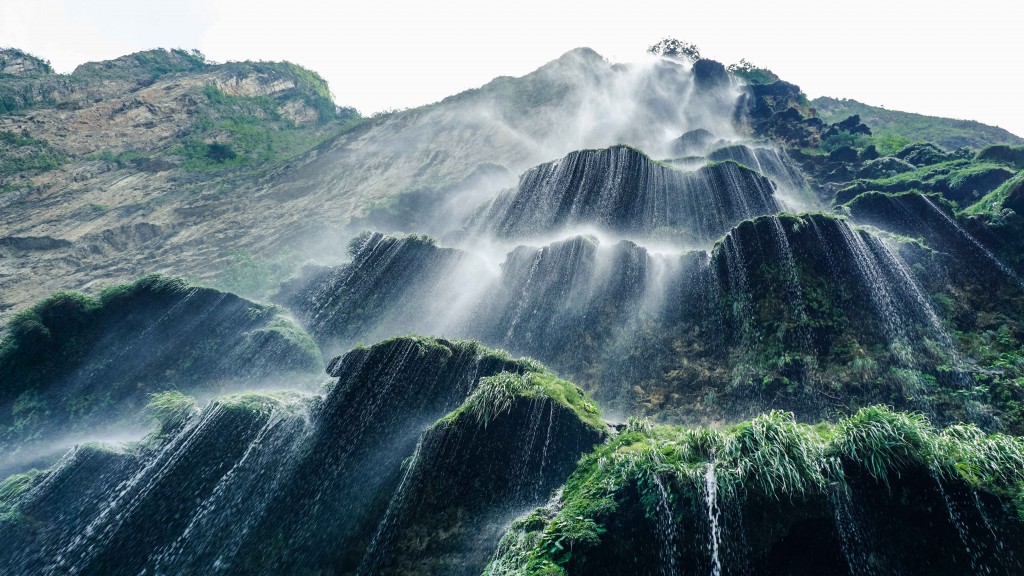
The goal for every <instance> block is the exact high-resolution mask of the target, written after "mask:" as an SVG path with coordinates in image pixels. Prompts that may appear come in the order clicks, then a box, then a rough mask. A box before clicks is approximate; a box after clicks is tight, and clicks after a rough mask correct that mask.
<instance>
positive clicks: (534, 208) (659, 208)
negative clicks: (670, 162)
mask: <svg viewBox="0 0 1024 576" xmlns="http://www.w3.org/2000/svg"><path fill="white" fill-rule="evenodd" d="M777 210H778V203H777V201H776V199H775V197H774V185H773V184H772V182H771V181H770V180H768V179H767V178H765V177H764V176H761V175H760V174H758V173H756V172H754V171H753V170H750V169H749V168H746V167H743V166H740V165H738V164H736V163H734V162H722V163H719V164H714V165H709V166H706V167H704V168H700V169H699V170H696V171H693V172H680V171H677V170H673V169H671V168H668V167H666V166H663V165H661V164H658V163H656V162H654V161H652V160H651V159H650V158H648V157H647V156H646V155H645V154H643V153H642V152H640V151H638V150H636V149H633V148H630V147H627V146H615V147H612V148H606V149H602V150H582V151H579V152H573V153H571V154H569V155H568V156H566V157H565V158H562V159H561V160H557V161H555V162H551V163H547V164H542V165H540V166H538V167H536V168H533V169H531V170H529V171H527V172H526V173H524V174H523V175H522V177H521V178H520V180H519V185H518V186H517V187H516V188H515V189H513V190H510V191H507V192H504V193H502V194H501V195H499V196H498V197H497V198H496V199H495V200H494V201H493V202H492V203H491V204H490V205H489V206H487V207H485V208H484V209H483V210H482V211H481V212H480V213H479V214H478V215H477V216H476V217H474V219H473V221H472V222H471V224H470V229H471V230H473V231H474V232H475V233H476V234H480V235H491V236H495V237H498V238H529V237H535V236H538V235H549V234H551V233H553V232H556V231H558V230H563V229H566V228H569V227H573V226H586V225H591V226H596V227H598V228H600V229H603V230H606V231H609V232H615V233H629V234H639V235H641V236H644V235H650V234H651V233H653V232H654V231H655V230H656V229H658V228H665V227H668V228H676V229H679V230H680V231H681V232H683V233H684V234H687V235H689V236H690V237H691V238H692V239H693V240H695V241H706V240H709V239H711V238H715V237H717V236H718V235H719V234H722V233H724V232H725V231H726V230H728V229H729V228H730V227H731V226H732V225H733V224H735V223H736V222H738V221H740V220H742V219H744V218H749V217H750V216H753V215H756V214H766V213H772V212H775V211H777Z"/></svg>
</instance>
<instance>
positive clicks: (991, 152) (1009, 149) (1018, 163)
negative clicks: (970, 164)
mask: <svg viewBox="0 0 1024 576" xmlns="http://www.w3.org/2000/svg"><path fill="white" fill-rule="evenodd" d="M975 160H978V161H979V162H993V163H996V164H1002V165H1004V166H1009V167H1011V168H1013V169H1014V170H1024V146H1008V145H1005V144H999V145H994V146H989V147H987V148H985V149H984V150H982V151H980V152H978V155H977V156H975Z"/></svg>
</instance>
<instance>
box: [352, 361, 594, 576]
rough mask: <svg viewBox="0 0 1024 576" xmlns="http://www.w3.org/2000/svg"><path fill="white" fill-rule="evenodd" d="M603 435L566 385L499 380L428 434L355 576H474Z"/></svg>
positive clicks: (543, 379) (506, 376) (531, 376)
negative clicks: (514, 522) (519, 519)
mask: <svg viewBox="0 0 1024 576" xmlns="http://www.w3.org/2000/svg"><path fill="white" fill-rule="evenodd" d="M606 434H607V427H606V426H605V425H604V424H603V423H602V422H601V419H600V417H599V416H598V411H597V408H596V406H595V405H594V404H592V403H591V401H590V400H589V399H588V398H587V397H586V395H585V394H584V393H583V392H582V391H581V390H580V389H579V388H577V387H576V386H575V385H573V384H571V383H569V382H565V381H562V380H558V379H557V378H554V377H552V376H550V375H543V374H537V373H529V372H528V373H526V374H522V375H515V374H510V373H507V372H506V373H501V374H498V375H495V376H492V377H490V378H485V379H483V380H481V381H480V384H479V386H478V387H477V388H476V389H475V390H474V391H473V394H472V395H471V396H470V397H469V398H468V399H467V400H466V402H465V403H464V404H463V405H462V406H460V407H459V408H457V409H456V410H455V411H454V412H452V413H450V414H448V415H447V416H445V417H444V418H443V419H442V420H440V421H439V422H438V423H436V424H434V425H433V426H432V427H430V428H429V429H428V430H427V431H426V432H425V433H424V434H423V436H422V437H421V438H420V442H419V445H418V446H417V448H416V453H415V455H414V456H413V460H412V462H411V463H410V464H409V469H408V471H407V472H406V475H405V477H404V478H403V480H402V484H401V486H400V487H399V489H398V492H397V493H396V495H395V497H394V499H393V500H392V501H391V503H390V505H389V506H388V511H387V514H386V515H385V517H384V520H383V521H382V522H381V525H380V527H379V528H378V530H377V533H376V534H375V536H374V539H373V542H372V544H371V546H370V547H369V549H368V550H367V554H366V557H365V558H364V559H363V562H362V564H361V566H360V570H359V572H360V573H361V574H467V575H470V574H473V575H476V574H480V573H481V571H482V570H483V568H484V566H485V565H486V564H487V561H488V560H489V559H490V558H491V557H492V556H493V554H494V550H495V549H496V547H497V544H498V541H499V540H500V538H501V535H502V534H503V533H504V531H505V529H506V528H507V526H508V523H509V521H510V520H511V518H513V517H515V516H517V515H518V514H520V513H521V512H522V511H523V510H524V509H528V508H530V507H531V506H537V505H540V504H541V503H543V502H544V501H546V500H547V497H548V494H550V493H551V491H552V490H554V489H555V488H557V487H558V486H560V485H561V484H562V483H563V482H564V481H565V479H566V478H567V477H568V476H569V474H570V473H571V472H572V470H573V469H574V468H575V466H576V461H577V460H578V459H579V458H580V456H582V455H583V454H584V453H586V452H589V451H590V450H591V449H592V448H593V447H594V446H595V445H596V444H598V443H600V441H601V440H602V439H603V437H604V436H605V435H606Z"/></svg>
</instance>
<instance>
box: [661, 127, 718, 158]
mask: <svg viewBox="0 0 1024 576" xmlns="http://www.w3.org/2000/svg"><path fill="white" fill-rule="evenodd" d="M714 141H715V135H714V134H712V133H711V132H709V131H708V130H705V129H703V128H698V129H696V130H690V131H689V132H687V133H685V134H683V135H682V136H680V137H679V138H676V139H675V140H673V141H672V144H671V150H672V155H673V156H699V155H703V154H704V153H705V152H707V149H708V147H709V146H711V144H712V143H713V142H714Z"/></svg>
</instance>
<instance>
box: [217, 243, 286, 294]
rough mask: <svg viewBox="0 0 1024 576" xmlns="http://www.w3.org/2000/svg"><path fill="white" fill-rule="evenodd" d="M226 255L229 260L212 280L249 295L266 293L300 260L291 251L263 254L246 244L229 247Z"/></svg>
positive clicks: (223, 286)
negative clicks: (257, 252)
mask: <svg viewBox="0 0 1024 576" xmlns="http://www.w3.org/2000/svg"><path fill="white" fill-rule="evenodd" d="M229 258H230V263H229V264H228V266H227V267H226V268H225V269H224V271H223V272H222V273H221V274H220V275H219V276H218V277H217V279H216V281H215V282H214V284H215V285H216V286H218V287H222V288H224V289H225V290H227V291H229V292H234V293H236V294H241V295H243V296H248V297H250V298H267V297H269V296H270V294H271V293H272V292H273V291H274V290H276V289H277V288H278V287H279V286H280V285H281V282H282V281H284V280H285V279H286V278H288V277H289V276H290V275H292V274H293V273H294V272H295V268H296V266H297V265H298V262H299V260H298V259H297V258H295V257H294V255H293V254H291V253H284V254H279V255H277V256H275V257H272V258H263V257H260V256H256V255H254V254H253V253H252V252H250V251H249V250H248V249H245V248H238V249H235V250H232V251H231V252H230V253H229Z"/></svg>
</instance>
